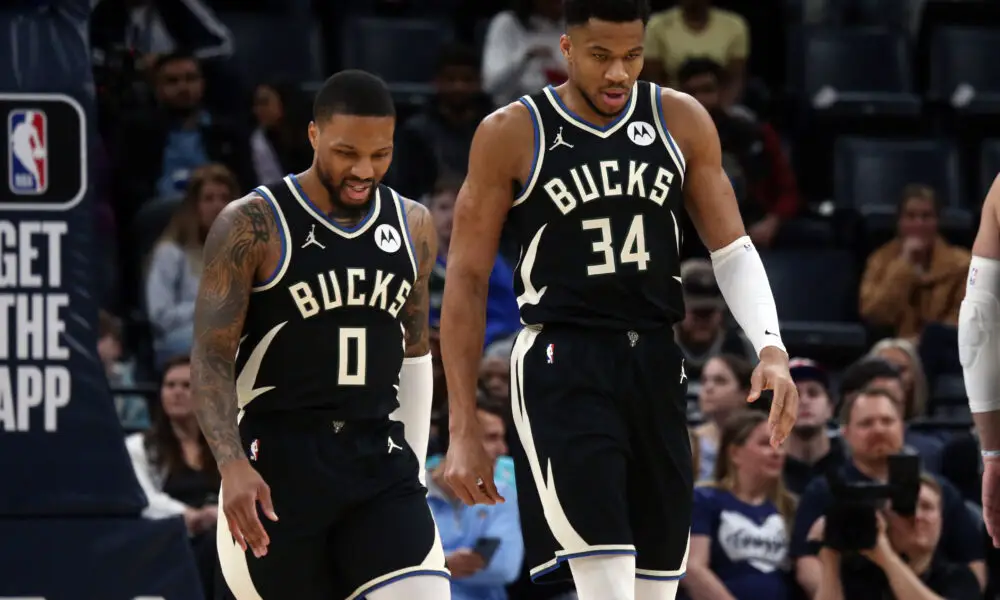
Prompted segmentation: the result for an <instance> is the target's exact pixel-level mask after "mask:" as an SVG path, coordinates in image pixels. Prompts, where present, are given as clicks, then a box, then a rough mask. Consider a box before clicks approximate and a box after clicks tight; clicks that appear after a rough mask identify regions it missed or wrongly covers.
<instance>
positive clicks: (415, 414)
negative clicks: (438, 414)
mask: <svg viewBox="0 0 1000 600" xmlns="http://www.w3.org/2000/svg"><path fill="white" fill-rule="evenodd" d="M433 400H434V370H433V368H432V367H431V355H430V354H429V353H428V354H425V355H423V356H418V357H415V358H404V359H403V368H402V369H401V370H400V372H399V408H397V409H396V410H395V411H393V413H392V414H391V415H389V418H390V419H392V420H394V421H401V422H402V423H403V427H404V428H405V434H404V435H405V436H406V443H407V444H409V446H410V448H411V449H412V450H413V453H414V454H416V455H417V462H418V463H419V464H420V483H422V484H425V485H426V481H425V471H426V464H427V442H428V440H429V439H430V435H431V403H432V402H433Z"/></svg>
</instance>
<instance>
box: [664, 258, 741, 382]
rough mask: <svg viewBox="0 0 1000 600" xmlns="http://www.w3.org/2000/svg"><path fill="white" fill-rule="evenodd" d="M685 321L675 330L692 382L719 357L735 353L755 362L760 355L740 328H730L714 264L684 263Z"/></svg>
mask: <svg viewBox="0 0 1000 600" xmlns="http://www.w3.org/2000/svg"><path fill="white" fill-rule="evenodd" d="M681 286H682V288H683V290H684V320H683V321H681V322H680V323H678V324H677V325H676V326H675V327H674V332H675V333H674V340H675V341H676V342H677V346H678V347H680V349H681V351H682V352H683V353H684V369H685V372H686V373H687V376H688V377H689V378H690V380H691V381H698V380H699V379H700V378H701V370H702V369H703V368H704V367H705V363H706V362H708V360H709V359H710V358H712V357H714V356H718V355H719V354H733V355H736V356H739V357H741V358H744V359H746V360H748V361H750V362H751V363H756V362H757V355H756V353H755V352H754V350H753V346H752V345H751V344H750V342H749V341H748V340H747V339H746V338H745V337H744V336H743V335H742V334H741V333H740V332H739V330H738V329H734V328H731V327H727V324H726V318H725V317H726V302H725V300H723V298H722V292H721V291H719V285H718V283H716V281H715V272H714V271H713V270H712V262H711V261H709V260H708V259H702V258H692V259H689V260H686V261H684V263H682V264H681Z"/></svg>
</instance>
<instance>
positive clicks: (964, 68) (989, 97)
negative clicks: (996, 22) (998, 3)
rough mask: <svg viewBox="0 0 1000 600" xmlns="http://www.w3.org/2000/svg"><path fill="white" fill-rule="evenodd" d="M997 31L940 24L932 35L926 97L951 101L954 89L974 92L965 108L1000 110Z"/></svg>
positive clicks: (999, 49) (967, 110)
mask: <svg viewBox="0 0 1000 600" xmlns="http://www.w3.org/2000/svg"><path fill="white" fill-rule="evenodd" d="M998 56H1000V31H997V30H996V29H989V28H985V27H942V28H940V29H937V30H935V31H934V33H933V34H932V36H931V48H930V61H931V63H930V89H929V90H928V97H929V98H931V99H934V100H937V101H940V102H946V103H949V104H952V99H953V98H954V97H955V92H956V90H959V89H960V88H963V87H965V88H966V89H969V90H971V91H973V92H974V95H972V96H970V97H969V98H968V102H967V103H964V104H959V105H954V104H953V107H954V108H956V109H958V110H960V111H965V112H987V113H994V112H1000V60H997V57H998Z"/></svg>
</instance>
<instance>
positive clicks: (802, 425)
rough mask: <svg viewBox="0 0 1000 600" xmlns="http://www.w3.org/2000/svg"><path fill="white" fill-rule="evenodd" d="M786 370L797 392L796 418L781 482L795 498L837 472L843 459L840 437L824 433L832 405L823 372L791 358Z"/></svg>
mask: <svg viewBox="0 0 1000 600" xmlns="http://www.w3.org/2000/svg"><path fill="white" fill-rule="evenodd" d="M788 368H789V371H791V374H792V379H793V380H794V381H795V387H796V388H797V389H798V391H799V415H798V418H797V419H796V421H795V427H794V428H793V429H792V434H791V435H790V436H788V439H787V440H786V441H785V452H786V457H785V472H784V479H785V488H786V489H788V491H790V492H792V493H793V494H796V495H798V494H801V493H802V492H803V491H804V490H805V489H806V485H808V484H809V482H810V481H812V480H813V478H815V477H816V476H818V475H824V474H825V473H828V472H829V471H830V470H833V469H837V468H839V467H840V466H841V465H842V464H843V463H844V459H845V456H846V455H845V454H844V447H843V441H842V440H841V439H840V437H839V436H831V435H829V431H828V430H827V424H828V423H829V422H830V420H831V419H832V418H833V411H834V402H833V398H832V397H831V396H830V378H829V376H828V375H827V373H826V371H825V370H824V369H823V368H822V367H821V366H819V365H818V364H817V363H816V362H815V361H813V360H810V359H808V358H793V359H792V360H791V361H789V363H788Z"/></svg>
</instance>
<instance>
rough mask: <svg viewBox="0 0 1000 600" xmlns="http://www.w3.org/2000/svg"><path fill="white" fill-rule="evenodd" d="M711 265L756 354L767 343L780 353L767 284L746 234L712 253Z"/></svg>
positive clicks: (755, 251)
mask: <svg viewBox="0 0 1000 600" xmlns="http://www.w3.org/2000/svg"><path fill="white" fill-rule="evenodd" d="M712 268H713V270H714V271H715V279H716V281H717V282H718V284H719V290H720V291H722V297H723V298H725V299H726V304H727V305H729V311H730V312H732V313H733V317H734V318H735V319H736V322H737V323H739V324H740V327H742V328H743V332H744V333H745V334H746V336H747V339H749V340H750V343H751V344H753V348H754V350H755V351H756V352H757V354H758V355H759V354H760V351H761V350H763V349H764V348H766V347H768V346H774V347H775V348H778V349H780V350H781V351H783V352H784V351H785V345H784V344H783V343H782V342H781V331H780V329H779V327H778V310H777V308H775V306H774V296H773V295H772V294H771V284H770V283H769V282H768V280H767V271H765V270H764V263H762V262H761V260H760V254H758V253H757V249H756V248H754V245H753V242H752V241H750V237H749V236H743V237H741V238H739V239H737V240H735V241H734V242H732V243H731V244H729V245H728V246H725V247H724V248H720V249H718V250H716V251H715V252H713V253H712Z"/></svg>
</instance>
